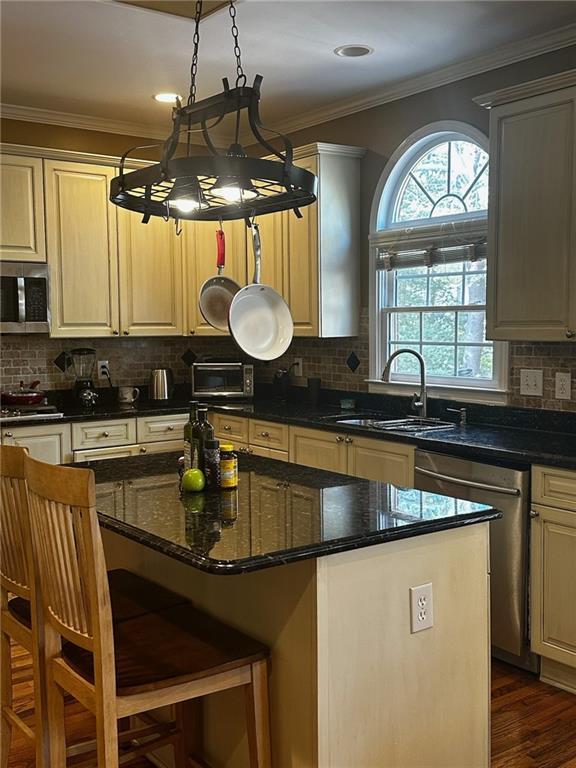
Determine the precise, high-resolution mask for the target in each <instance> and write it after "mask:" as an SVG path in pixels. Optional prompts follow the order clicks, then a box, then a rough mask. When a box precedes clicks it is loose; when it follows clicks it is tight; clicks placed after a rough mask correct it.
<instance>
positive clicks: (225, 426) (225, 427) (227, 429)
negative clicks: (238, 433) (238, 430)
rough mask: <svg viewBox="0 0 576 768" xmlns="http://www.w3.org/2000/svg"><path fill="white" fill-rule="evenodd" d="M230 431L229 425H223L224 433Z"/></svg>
mask: <svg viewBox="0 0 576 768" xmlns="http://www.w3.org/2000/svg"><path fill="white" fill-rule="evenodd" d="M231 429H232V427H231V426H230V424H224V430H225V431H226V432H230V430H231Z"/></svg>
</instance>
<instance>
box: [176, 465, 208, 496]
mask: <svg viewBox="0 0 576 768" xmlns="http://www.w3.org/2000/svg"><path fill="white" fill-rule="evenodd" d="M205 485H206V478H205V477H204V472H202V470H201V469H187V470H186V472H184V474H183V475H182V490H183V491H185V492H186V493H190V492H192V493H198V492H199V491H203V490H204V486H205Z"/></svg>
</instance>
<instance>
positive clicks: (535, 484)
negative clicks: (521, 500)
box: [532, 467, 576, 512]
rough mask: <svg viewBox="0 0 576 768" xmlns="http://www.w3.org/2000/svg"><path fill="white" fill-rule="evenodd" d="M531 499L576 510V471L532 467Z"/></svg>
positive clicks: (538, 502) (537, 502) (539, 502)
mask: <svg viewBox="0 0 576 768" xmlns="http://www.w3.org/2000/svg"><path fill="white" fill-rule="evenodd" d="M532 501H534V502H535V503H536V504H547V505H548V506H551V507H559V508H560V509H570V510H574V511H575V512H576V472H574V471H573V470H570V469H556V468H554V467H532Z"/></svg>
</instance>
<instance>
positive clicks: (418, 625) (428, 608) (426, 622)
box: [410, 582, 434, 634]
mask: <svg viewBox="0 0 576 768" xmlns="http://www.w3.org/2000/svg"><path fill="white" fill-rule="evenodd" d="M433 626H434V602H433V599H432V582H429V583H428V584H421V585H420V586H419V587H410V632H411V633H412V634H414V632H421V631H422V630H423V629H430V628H431V627H433Z"/></svg>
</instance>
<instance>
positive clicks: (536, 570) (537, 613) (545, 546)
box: [530, 467, 576, 680]
mask: <svg viewBox="0 0 576 768" xmlns="http://www.w3.org/2000/svg"><path fill="white" fill-rule="evenodd" d="M533 488H534V494H533V498H535V499H539V498H541V497H542V496H544V497H545V498H552V499H557V495H558V494H559V493H561V501H556V504H555V505H554V506H549V505H544V504H533V505H532V528H531V577H530V578H531V582H530V587H531V590H530V591H531V617H532V621H531V645H532V650H533V651H534V652H535V653H539V654H540V655H541V656H542V657H544V660H545V659H552V660H553V661H555V662H559V663H560V664H561V665H565V666H566V667H570V668H572V669H576V600H575V598H574V595H575V594H576V509H575V508H574V500H575V499H576V472H570V471H568V470H557V469H550V470H549V469H547V468H544V467H534V468H533ZM561 505H563V506H565V508H564V509H563V508H561ZM569 505H571V506H572V508H570V506H569ZM574 679H575V680H576V677H575V678H574Z"/></svg>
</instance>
